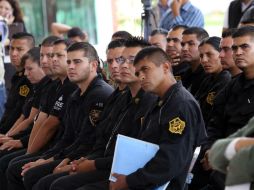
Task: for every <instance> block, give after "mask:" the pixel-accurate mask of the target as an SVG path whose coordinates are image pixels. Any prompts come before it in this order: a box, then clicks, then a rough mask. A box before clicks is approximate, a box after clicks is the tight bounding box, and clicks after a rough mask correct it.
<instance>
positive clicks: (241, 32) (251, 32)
mask: <svg viewBox="0 0 254 190" xmlns="http://www.w3.org/2000/svg"><path fill="white" fill-rule="evenodd" d="M243 36H250V37H251V38H253V39H254V26H243V27H240V28H238V29H237V30H236V32H235V33H234V34H233V36H232V37H233V38H237V37H243Z"/></svg>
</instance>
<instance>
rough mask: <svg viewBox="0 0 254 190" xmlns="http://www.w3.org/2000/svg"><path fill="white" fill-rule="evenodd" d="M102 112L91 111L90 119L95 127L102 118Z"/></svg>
mask: <svg viewBox="0 0 254 190" xmlns="http://www.w3.org/2000/svg"><path fill="white" fill-rule="evenodd" d="M100 113H101V110H91V111H90V113H89V119H90V122H91V123H92V125H93V126H95V124H96V122H97V121H98V119H99V117H100Z"/></svg>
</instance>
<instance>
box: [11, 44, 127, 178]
mask: <svg viewBox="0 0 254 190" xmlns="http://www.w3.org/2000/svg"><path fill="white" fill-rule="evenodd" d="M50 41H51V40H50ZM59 42H60V41H58V42H57V44H58V45H53V46H52V47H43V46H46V45H47V44H48V43H46V42H45V43H46V45H45V43H44V42H43V43H42V46H41V47H42V48H43V49H41V55H42V54H43V55H44V54H45V53H46V54H48V53H49V54H51V53H52V52H53V53H57V52H58V53H60V52H61V53H62V54H63V52H62V51H60V50H61V49H59V48H60V47H58V46H59V45H60V44H61V43H60V44H59ZM124 42H125V41H124V40H115V41H112V42H111V43H110V44H109V45H108V49H107V60H108V64H109V71H110V75H111V78H112V79H113V80H114V81H115V84H116V85H117V86H118V88H117V89H116V90H115V92H113V93H112V95H111V96H110V97H109V99H108V101H107V103H106V105H105V109H104V110H103V112H102V113H101V116H100V119H99V121H100V122H104V121H105V122H104V124H109V123H111V120H114V119H113V115H114V114H113V111H112V110H111V109H112V107H114V106H115V104H116V103H117V101H118V99H119V97H121V96H122V95H124V94H125V93H126V91H127V90H126V88H125V86H126V85H125V84H123V83H121V81H120V78H119V64H118V63H117V62H116V60H117V58H119V57H120V56H121V53H122V50H123V48H124ZM62 43H63V41H62ZM50 44H51V43H50ZM50 44H48V45H50ZM50 48H53V49H52V50H50ZM44 56H45V55H44ZM44 56H41V57H44ZM53 58H54V61H58V62H59V61H60V58H59V59H56V58H57V57H56V56H54V57H53ZM62 61H63V60H62ZM62 61H61V62H62ZM42 62H43V61H42ZM65 62H66V61H65ZM49 64H50V63H49ZM65 64H66V63H65ZM49 67H50V66H49ZM49 67H48V69H49ZM64 73H65V72H63V73H62V74H61V75H64ZM52 74H53V75H55V76H56V77H58V75H59V74H60V73H59V72H58V74H57V73H55V72H54V70H53V73H52ZM66 85H67V83H66V84H65V85H64V86H66ZM64 86H63V88H64ZM66 87H68V88H67V89H66V90H64V89H62V90H63V91H62V90H61V93H60V92H59V95H58V96H59V97H60V96H62V95H65V94H67V92H68V91H69V90H68V89H71V88H70V86H66ZM56 89H57V88H56ZM57 91H59V90H57ZM65 91H66V92H65ZM52 99H53V100H54V98H53V96H52V95H51V96H50V97H49V101H48V102H49V103H47V104H46V106H44V107H45V108H42V111H44V112H45V114H46V115H49V116H48V118H47V120H46V121H45V122H44V123H43V125H42V126H38V128H39V129H38V132H37V134H38V135H37V136H35V138H34V143H33V144H32V145H31V149H30V150H29V147H28V151H29V152H28V153H29V154H27V155H26V156H25V158H26V159H25V158H24V157H23V158H21V157H18V158H17V159H14V160H13V161H12V162H15V161H16V162H17V160H20V161H19V162H17V163H15V164H10V168H9V171H11V172H12V173H13V172H14V173H15V175H17V176H20V174H21V172H22V168H21V167H22V166H23V165H24V164H26V165H25V167H24V168H23V169H29V167H32V166H29V165H31V164H32V162H31V161H35V160H37V159H38V158H40V155H41V154H42V153H43V152H46V153H47V152H49V151H51V150H50V147H53V146H54V144H55V143H57V142H58V140H60V138H61V136H62V133H63V129H62V130H61V128H62V127H60V130H59V131H58V133H57V134H56V137H55V138H54V141H53V142H51V143H49V145H48V146H46V147H45V146H44V147H43V148H42V151H39V152H38V149H41V146H43V143H46V142H45V141H47V139H49V136H50V134H52V130H50V129H51V128H52V127H53V126H54V125H55V124H57V123H58V122H57V121H59V122H60V121H61V120H62V118H61V117H60V115H59V114H60V113H59V114H58V115H56V113H57V112H56V111H54V112H52V111H51V110H50V108H49V107H50V105H51V104H50V102H52ZM62 103H65V102H64V101H63V102H62ZM65 107H66V106H64V107H63V108H62V109H65ZM60 111H61V110H60ZM60 111H59V112H60ZM51 112H52V113H53V115H52V113H51ZM118 112H119V111H116V113H118ZM54 113H55V114H54ZM39 117H40V115H39ZM105 118H106V119H105ZM36 122H37V121H36ZM102 126H103V125H102ZM36 127H37V126H36V125H35V129H36ZM98 128H99V126H97V129H98ZM33 130H34V128H33ZM98 131H99V130H98ZM32 132H33V131H32ZM44 135H45V136H44ZM43 136H44V138H43ZM30 139H31V137H30ZM37 140H38V141H37ZM36 142H37V143H36ZM47 147H48V148H47ZM47 149H49V150H47ZM35 152H37V153H36V155H37V156H35ZM51 152H52V151H51ZM27 163H28V164H27ZM63 168H64V167H63Z"/></svg>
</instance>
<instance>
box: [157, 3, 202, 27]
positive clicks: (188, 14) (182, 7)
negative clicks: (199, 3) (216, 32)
mask: <svg viewBox="0 0 254 190" xmlns="http://www.w3.org/2000/svg"><path fill="white" fill-rule="evenodd" d="M176 25H186V26H188V27H192V26H196V27H201V28H203V27H204V15H203V14H202V12H201V11H200V10H199V9H198V8H197V7H195V6H193V5H192V4H191V2H190V1H189V0H173V2H172V3H171V6H170V8H169V9H168V11H167V12H166V13H165V14H164V15H163V17H162V18H161V22H160V28H164V29H166V30H170V29H171V28H173V27H174V26H176Z"/></svg>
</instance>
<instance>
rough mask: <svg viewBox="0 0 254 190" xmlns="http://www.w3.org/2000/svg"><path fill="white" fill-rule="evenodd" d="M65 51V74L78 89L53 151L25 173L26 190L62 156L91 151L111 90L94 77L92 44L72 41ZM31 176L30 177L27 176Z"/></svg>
mask: <svg viewBox="0 0 254 190" xmlns="http://www.w3.org/2000/svg"><path fill="white" fill-rule="evenodd" d="M67 52H68V60H67V64H68V70H67V73H68V77H69V79H70V80H71V81H72V82H73V83H76V84H77V85H78V86H79V89H77V90H76V91H75V92H74V93H73V94H72V95H71V97H70V99H69V100H68V104H67V110H66V112H65V117H64V119H63V125H64V127H65V129H64V134H63V136H62V138H61V140H60V141H59V142H57V144H56V145H55V146H54V147H53V150H55V152H54V153H52V152H53V151H51V153H50V152H49V153H48V154H47V155H45V157H44V158H45V160H44V162H43V164H41V165H37V166H36V167H33V168H30V169H29V170H27V171H26V172H24V184H25V187H26V189H30V188H32V185H33V183H34V182H36V181H37V180H36V179H38V178H40V177H41V175H42V176H43V174H44V175H45V172H46V173H47V172H48V171H49V170H53V169H54V168H55V167H56V166H57V165H58V164H59V163H61V161H62V160H63V158H69V159H71V158H75V156H77V154H78V153H80V152H83V154H84V155H85V154H86V153H88V152H89V151H90V150H91V148H92V145H93V144H94V141H95V129H96V127H95V126H96V123H97V120H98V117H99V114H100V112H101V110H102V109H103V107H104V103H105V101H106V100H107V98H108V96H109V95H110V94H111V93H112V91H113V89H112V88H111V87H110V86H109V85H108V84H107V83H105V82H104V81H103V80H102V78H101V77H100V76H97V66H98V55H97V52H96V50H95V49H94V47H93V46H92V45H90V44H89V43H85V42H78V43H74V44H72V45H71V46H70V47H69V48H68V49H67ZM81 137H82V138H81ZM75 151H76V152H75ZM37 171H40V172H37ZM30 175H32V176H33V177H32V178H29V177H28V176H30ZM27 177H28V178H27ZM22 186H23V185H22V184H13V183H10V186H9V189H20V188H22Z"/></svg>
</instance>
